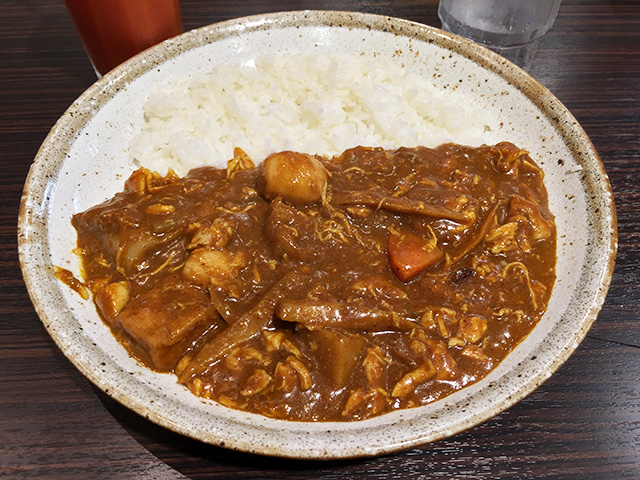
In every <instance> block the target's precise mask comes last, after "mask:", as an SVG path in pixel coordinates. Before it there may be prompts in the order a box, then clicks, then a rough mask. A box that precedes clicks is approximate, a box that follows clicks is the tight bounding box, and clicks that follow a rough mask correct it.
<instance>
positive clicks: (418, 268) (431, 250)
mask: <svg viewBox="0 0 640 480" xmlns="http://www.w3.org/2000/svg"><path fill="white" fill-rule="evenodd" d="M387 253H388V256H389V265H390V266H391V270H392V271H393V273H394V274H395V276H396V277H398V279H399V280H401V281H403V282H408V281H411V280H413V279H414V278H415V277H416V276H418V275H419V274H420V273H422V272H423V271H425V270H426V269H428V268H429V267H432V266H434V265H435V264H437V263H438V262H440V260H442V258H443V254H442V250H440V249H439V248H438V244H437V241H436V240H435V238H431V239H424V238H422V237H420V236H418V235H416V234H414V233H410V232H403V233H392V234H391V236H390V237H389V243H388V245H387Z"/></svg>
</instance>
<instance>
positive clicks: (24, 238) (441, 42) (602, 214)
mask: <svg viewBox="0 0 640 480" xmlns="http://www.w3.org/2000/svg"><path fill="white" fill-rule="evenodd" d="M298 25H306V26H310V25H317V26H322V27H336V28H353V29H364V30H373V31H380V32H385V33H388V34H390V35H394V36H407V37H412V38H416V39H419V40H423V41H426V42H429V43H433V44H435V45H438V46H439V47H441V48H443V49H445V50H449V51H451V52H452V53H453V54H455V55H461V56H463V57H465V58H466V59H469V60H471V61H473V62H475V63H477V64H478V65H480V66H481V67H482V68H484V69H486V70H487V71H489V72H492V73H495V74H496V75H498V76H500V77H501V78H503V79H504V80H506V81H507V82H508V84H509V85H512V86H513V87H514V88H516V89H517V90H518V91H519V92H521V93H522V94H523V95H525V96H526V97H527V98H528V99H529V100H530V101H531V102H532V103H534V104H535V105H536V106H537V107H538V108H539V109H540V111H541V112H543V113H544V115H545V116H546V117H547V119H549V121H550V122H551V123H552V124H553V127H554V129H555V130H556V131H557V132H558V134H559V135H560V136H561V137H562V139H563V140H564V142H565V144H566V146H567V148H568V149H569V150H570V151H571V153H572V155H573V158H574V159H575V161H576V162H577V163H578V164H579V165H580V167H581V168H582V169H583V173H582V174H581V180H580V182H581V184H582V186H583V188H584V191H585V192H586V195H585V201H586V202H587V205H586V212H587V213H588V214H589V212H591V214H589V218H588V219H587V223H588V224H589V232H590V234H591V236H590V238H589V239H588V241H587V245H586V253H585V262H584V265H583V269H582V272H581V273H580V282H581V284H582V285H584V286H585V287H584V288H582V289H581V290H580V291H579V292H578V294H576V295H577V297H579V298H577V297H576V298H575V299H573V300H572V303H571V306H572V308H573V310H572V312H570V313H571V314H575V315H578V316H579V322H577V323H576V325H578V328H574V329H572V330H571V331H569V332H562V334H558V336H560V337H561V338H558V339H555V340H556V342H557V343H556V344H555V347H554V350H553V354H550V353H548V352H545V351H539V349H538V350H536V349H535V348H534V349H533V350H532V351H531V352H526V353H525V354H524V356H523V358H522V359H521V361H520V362H519V363H518V364H517V365H515V366H513V367H512V376H513V377H514V378H515V377H517V378H520V379H521V381H520V382H515V384H514V383H513V382H512V380H513V379H507V378H505V377H499V376H495V377H491V376H490V377H491V378H487V379H486V381H483V383H484V384H485V385H484V391H486V390H490V389H493V390H495V391H499V392H502V393H501V394H500V395H498V397H497V398H498V401H495V402H492V401H490V400H491V398H493V397H486V396H485V395H484V394H483V392H482V391H478V389H476V390H475V391H474V392H473V394H472V396H471V397H470V399H469V398H466V397H465V395H458V394H455V395H453V396H451V397H448V398H447V399H446V400H445V401H444V402H437V403H439V404H440V403H441V405H439V406H436V407H433V408H431V407H429V408H427V407H420V408H419V409H413V410H414V411H402V412H394V413H393V414H389V415H384V416H383V417H379V418H378V419H373V420H367V421H363V422H354V423H351V424H341V423H324V424H304V423H298V422H283V421H277V420H271V419H264V418H263V417H258V416H255V415H249V414H247V415H237V414H236V412H232V411H230V412H229V416H230V419H226V418H220V419H217V420H219V421H220V422H222V423H224V422H229V424H230V425H231V424H233V425H232V426H231V427H230V428H235V427H234V425H235V426H237V429H238V430H237V431H236V432H235V433H236V434H235V435H231V436H229V435H227V434H223V435H221V434H220V433H219V431H217V430H216V429H215V428H211V429H209V430H207V429H202V428H198V426H197V425H194V424H193V423H191V424H188V425H186V424H185V422H186V421H185V418H184V417H180V416H176V415H172V414H167V412H166V411H164V410H163V408H162V407H158V406H153V405H150V404H149V402H148V399H145V398H140V397H137V396H136V395H134V394H132V392H130V391H127V390H126V388H124V387H122V386H120V385H114V384H111V383H109V382H108V381H106V382H105V380H104V378H103V375H102V373H104V371H103V372H101V371H98V370H96V369H95V367H94V366H93V365H90V364H88V363H87V362H86V360H85V359H83V357H82V355H83V354H86V352H83V351H82V349H83V348H85V347H86V348H88V349H89V350H90V349H91V346H90V345H82V346H80V347H78V345H76V344H75V343H74V342H75V341H76V340H78V338H82V337H81V335H82V333H81V332H73V331H71V332H69V331H65V329H67V330H69V329H71V330H73V328H74V325H73V314H72V313H71V312H56V311H54V310H52V308H51V304H52V303H53V304H55V302H56V301H57V300H59V299H60V294H59V292H51V291H49V290H50V289H51V288H52V285H53V284H54V283H55V282H52V280H51V274H52V270H51V268H52V267H51V265H49V264H47V258H48V257H47V255H48V248H49V247H48V245H47V241H48V238H47V235H46V223H47V215H48V214H49V211H48V208H50V200H51V196H52V195H55V188H51V187H52V183H51V179H55V176H56V175H57V172H58V171H59V169H60V168H61V165H62V163H63V162H64V158H65V152H66V151H67V150H68V149H69V147H70V145H71V144H72V142H73V141H74V139H75V138H76V135H77V133H78V132H79V131H80V130H81V129H82V128H83V126H84V125H86V124H87V122H89V121H90V120H91V118H93V117H94V116H95V115H96V113H97V112H98V111H99V110H100V109H101V108H102V107H103V105H104V104H105V103H107V102H108V101H109V99H110V98H112V97H113V96H114V95H115V94H116V93H117V92H118V91H120V90H121V89H123V88H126V87H127V85H128V84H129V83H130V82H131V81H133V80H135V78H136V77H138V76H139V75H142V74H144V73H145V72H147V71H149V70H151V69H153V68H156V67H158V66H160V65H161V64H162V63H163V62H165V61H167V60H168V59H171V58H173V57H175V56H178V55H180V54H181V53H182V52H184V51H187V50H189V49H191V48H194V47H197V46H199V45H203V44H206V43H209V42H215V41H217V40H219V39H221V38H226V37H229V36H241V35H244V34H247V33H250V32H254V31H259V30H268V29H278V28H285V27H291V26H298ZM18 226H19V231H18V244H19V253H20V263H21V267H22V271H23V276H24V280H25V283H26V285H27V289H28V291H29V295H30V296H31V299H32V302H33V304H34V307H35V309H36V312H37V313H38V315H39V316H40V318H41V320H42V322H43V324H44V326H45V327H46V328H47V330H48V332H49V334H50V335H51V337H52V338H53V340H54V341H55V342H56V343H57V344H58V346H59V347H60V349H61V350H62V351H63V353H64V354H65V355H66V356H67V357H68V358H69V360H70V361H71V362H72V363H73V364H74V365H75V366H76V367H77V368H78V369H79V370H80V371H81V372H82V373H83V374H84V375H85V376H86V377H87V378H88V379H89V380H90V381H92V382H93V383H94V384H95V385H96V386H98V387H99V388H100V389H101V390H103V391H104V392H106V393H107V394H108V395H110V396H112V397H113V398H114V399H116V400H118V401H119V402H121V403H122V404H124V405H126V406H127V407H129V408H131V409H132V410H133V411H136V412H137V413H139V414H141V415H143V416H145V417H146V418H148V419H150V420H152V421H154V422H156V423H158V424H159V425H162V426H164V427H167V428H169V429H171V430H174V431H176V432H178V433H181V434H184V435H186V436H190V437H193V438H196V439H198V440H201V441H204V442H208V443H211V444H214V445H220V446H224V447H227V448H232V449H237V450H240V451H245V452H251V453H258V454H265V455H273V456H282V457H291V458H308V459H335V458H353V457H363V456H373V455H379V454H383V453H390V452H394V451H398V450H401V449H405V448H409V447H411V446H416V445H420V444H423V443H426V442H429V441H433V440H437V439H441V438H444V437H447V436H449V435H453V434H455V433H457V432H460V431H462V430H465V429H467V428H469V427H471V426H474V425H477V424H479V423H481V422H483V421H485V420H487V419H489V418H491V417H492V416H494V415H496V414H498V413H500V412H501V411H503V410H505V409H506V408H508V407H510V406H511V405H513V404H514V403H516V402H517V401H519V400H521V399H522V398H524V397H525V396H526V395H528V394H529V393H531V392H532V391H533V390H534V389H535V388H536V387H538V386H539V385H540V384H541V383H543V382H544V381H545V380H546V379H547V378H548V377H549V376H550V375H551V374H552V373H553V372H555V371H556V370H557V368H558V367H559V366H560V365H562V363H564V362H565V361H566V359H567V358H568V357H569V356H570V355H571V353H572V352H573V351H574V350H575V348H577V346H578V344H579V343H580V342H581V341H582V339H583V338H584V336H585V335H586V333H587V332H588V330H589V328H590V327H591V325H592V323H593V322H594V321H595V319H596V317H597V314H598V312H599V310H600V308H601V306H602V304H603V302H604V299H605V296H606V293H607V291H608V287H609V284H610V282H611V276H612V272H613V266H614V261H615V255H616V251H617V224H616V215H615V207H614V203H613V196H612V192H611V188H610V186H609V182H608V179H607V176H606V172H605V171H604V167H603V166H602V163H601V162H600V159H599V157H598V154H597V152H596V151H595V148H594V147H593V145H592V144H591V142H590V140H589V139H588V137H587V135H586V134H585V132H584V131H583V129H582V128H581V127H580V125H579V124H578V122H577V121H576V120H575V118H574V117H573V116H572V115H571V114H570V113H569V112H568V110H567V109H566V108H565V107H564V106H563V105H562V104H561V103H560V102H559V101H558V100H557V99H556V98H555V97H554V96H553V95H552V94H551V93H550V92H549V91H548V90H547V89H546V88H545V87H544V86H542V85H541V84H540V83H538V82H537V81H535V80H534V79H533V78H532V77H531V76H529V75H528V74H527V73H525V72H524V71H522V70H520V69H519V68H518V67H516V66H514V65H513V64H511V63H510V62H508V61H507V60H504V59H503V58H502V57H500V56H498V55H496V54H494V53H493V52H491V51H489V50H486V49H484V48H482V47H479V46H478V45H476V44H474V43H472V42H469V41H467V40H464V39H461V38H459V37H456V36H455V35H451V34H449V33H446V32H442V31H440V30H437V29H435V28H432V27H427V26H424V25H420V24H416V23H413V22H409V21H406V20H400V19H396V18H390V17H384V16H377V15H371V14H362V13H352V12H331V11H321V12H320V11H300V12H281V13H275V14H266V15H257V16H253V17H245V18H240V19H235V20H230V21H227V22H222V23H219V24H214V25H210V26H207V27H203V28H201V29H198V30H195V31H191V32H187V33H185V34H183V35H182V36H180V37H177V38H175V39H172V40H169V41H166V42H164V43H163V44H161V45H159V46H156V47H154V48H152V49H150V50H148V51H146V52H144V53H142V54H140V55H138V56H137V57H134V58H133V59H131V60H129V61H128V62H126V63H125V64H123V65H122V66H120V67H118V68H116V69H115V70H113V71H112V72H110V73H109V74H107V75H106V76H105V77H104V78H102V79H101V80H100V81H98V82H96V83H95V84H94V85H93V86H92V87H90V88H89V89H88V90H87V91H86V92H85V93H84V94H83V95H82V96H80V97H79V98H78V100H77V101H76V102H74V104H73V105H72V106H71V107H70V108H69V109H68V110H67V112H65V114H64V115H63V116H62V117H61V118H60V120H59V121H58V122H57V123H56V125H55V126H54V127H53V128H52V130H51V132H50V134H49V135H48V137H47V139H46V140H45V141H44V143H43V145H42V147H41V148H40V150H39V152H38V154H37V156H36V159H35V162H34V164H33V166H32V168H31V170H30V172H29V176H28V178H27V181H26V183H25V189H24V193H23V198H22V201H21V206H20V216H19V225H18ZM58 288H59V286H58ZM44 295H48V296H51V297H52V299H53V300H51V302H48V301H45V300H44V297H43V296H44ZM75 328H76V329H77V326H76V327H75ZM74 338H75V340H74ZM94 347H95V345H94ZM107 362H108V359H107ZM531 365H534V366H535V374H531V372H530V371H528V370H527V368H528V367H530V366H531ZM109 367H110V366H109V365H107V368H109ZM507 382H509V383H507ZM465 390H466V389H465ZM471 390H473V389H472V388H470V391H471ZM473 395H475V396H477V397H478V399H474V397H473ZM487 400H489V401H488V402H487ZM447 409H456V410H457V411H458V412H459V413H460V414H459V415H458V418H457V420H456V421H455V422H452V423H451V424H447V425H444V426H440V427H436V428H426V424H424V421H423V420H424V419H422V418H420V416H419V415H420V412H421V411H422V410H424V411H425V412H426V414H425V416H429V417H430V420H431V423H430V424H429V425H431V426H433V424H434V422H435V423H436V424H437V421H438V418H439V416H440V415H445V416H446V414H447ZM385 428H386V429H388V430H389V432H390V433H389V435H388V436H387V437H385V435H384V434H380V429H385ZM278 430H279V431H280V432H281V433H282V435H283V436H284V437H287V438H284V439H281V438H280V435H274V433H275V432H276V431H278ZM310 436H313V437H316V438H315V439H310V438H309V437H310ZM353 439H356V440H355V441H354V440H353Z"/></svg>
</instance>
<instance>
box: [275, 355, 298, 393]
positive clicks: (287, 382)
mask: <svg viewBox="0 0 640 480" xmlns="http://www.w3.org/2000/svg"><path fill="white" fill-rule="evenodd" d="M273 377H274V388H275V389H276V390H282V391H284V392H285V393H289V392H290V391H292V390H293V389H294V388H295V386H296V385H297V383H298V375H297V374H296V372H295V371H294V370H293V368H291V366H289V365H288V364H286V363H284V362H278V364H277V365H276V368H275V370H274V372H273Z"/></svg>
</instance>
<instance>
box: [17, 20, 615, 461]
mask: <svg viewBox="0 0 640 480" xmlns="http://www.w3.org/2000/svg"><path fill="white" fill-rule="evenodd" d="M314 51H318V52H326V51H333V52H340V53H345V54H355V55H360V56H365V57H367V56H369V57H374V56H377V57H383V58H389V59H390V60H391V61H396V62H402V63H403V65H404V66H405V68H407V69H409V70H411V71H412V72H413V73H415V74H416V75H419V76H421V78H423V79H424V82H425V85H426V84H430V85H433V86H434V87H436V88H437V89H438V90H439V91H442V92H447V91H455V92H456V94H457V95H462V96H463V97H464V98H466V99H467V100H468V101H469V102H472V103H473V104H474V105H476V106H478V107H479V108H480V109H482V111H483V112H485V114H486V116H487V118H488V119H493V120H491V121H493V122H494V123H495V124H494V126H493V128H492V129H491V130H488V131H487V132H486V138H485V139H484V141H485V142H486V143H495V142H499V141H502V140H509V141H511V142H513V143H515V144H517V145H519V146H521V147H524V148H526V149H527V150H529V151H530V152H531V155H532V157H533V158H534V159H536V161H537V162H538V163H539V164H540V165H541V166H542V168H543V169H544V171H545V175H546V180H545V182H546V185H547V189H548V191H549V200H550V206H551V210H552V212H553V213H554V214H555V216H556V222H557V228H558V251H557V253H558V263H557V275H558V279H557V282H556V285H555V287H554V289H553V294H552V296H551V300H550V302H549V308H548V312H547V314H546V315H545V316H544V318H543V319H542V320H541V322H540V323H539V325H538V326H537V327H536V328H535V329H534V331H533V332H532V333H531V334H530V335H529V336H528V337H527V338H526V340H525V341H523V342H522V343H521V344H520V345H519V346H518V347H517V348H516V349H515V350H514V351H513V352H512V353H511V354H510V355H509V356H508V357H507V359H506V360H505V361H503V362H502V363H501V364H500V365H499V366H498V367H497V368H496V369H495V370H493V371H492V372H491V373H490V374H489V375H488V376H487V377H485V378H484V379H483V380H481V381H480V382H478V383H476V384H474V385H472V386H469V387H467V388H465V389H463V390H461V391H459V392H457V393H455V394H453V395H451V396H449V397H447V398H444V399H442V400H439V401H437V402H435V403H433V404H430V405H428V406H424V407H419V408H415V409H409V410H403V411H397V412H393V413H389V414H386V415H383V416H381V417H378V418H373V419H369V420H365V421H360V422H353V423H303V422H286V421H282V420H274V419H269V418H264V417H261V416H258V415H254V414H249V413H245V412H239V411H234V410H230V409H227V408H225V407H222V406H220V405H218V404H215V403H213V402H209V401H205V400H201V399H198V398H196V397H194V396H193V395H192V394H191V393H190V392H188V391H187V390H186V389H184V388H183V387H182V386H180V385H178V384H177V383H176V381H175V377H174V376H172V375H167V374H157V373H154V372H151V371H149V370H147V369H146V368H143V367H141V366H140V365H139V364H138V363H136V361H134V360H133V359H132V358H131V357H129V355H127V353H126V351H125V350H124V349H123V348H122V347H121V346H120V345H119V344H118V343H117V342H116V341H115V339H114V338H113V337H112V335H111V334H110V332H109V330H108V328H107V327H106V326H105V325H104V324H103V323H102V321H101V320H100V318H99V317H98V315H97V313H96V310H95V308H94V305H93V303H92V302H91V301H83V300H82V299H81V298H80V297H79V295H77V294H76V293H74V292H73V291H71V290H70V289H69V288H68V287H66V286H65V285H63V284H62V283H60V282H59V281H58V280H56V278H55V277H54V276H53V266H54V265H57V266H60V267H64V268H68V269H70V270H71V271H73V272H76V273H77V272H78V261H77V258H76V257H75V256H74V255H73V254H72V249H73V248H74V246H75V241H76V236H75V231H74V230H73V228H72V226H71V224H70V219H71V216H72V215H73V214H74V213H77V212H80V211H83V210H85V209H86V208H88V207H90V206H92V205H95V204H97V203H99V202H101V201H103V200H105V199H107V198H109V197H111V196H112V195H113V194H114V193H116V192H117V191H120V190H121V189H122V187H123V182H124V180H125V179H126V178H127V177H128V175H129V174H130V173H131V172H132V171H133V169H134V167H133V166H132V165H131V164H130V162H129V157H128V153H127V147H128V145H129V143H130V142H131V139H132V138H133V137H134V135H135V134H136V133H137V132H138V131H139V129H140V128H141V122H142V105H143V103H144V102H145V101H146V99H147V98H148V97H149V94H150V93H151V92H153V91H154V90H155V89H156V88H157V86H158V85H159V84H160V83H161V82H163V81H164V80H165V79H166V78H167V77H169V76H171V75H173V74H175V73H177V72H180V73H183V74H184V73H185V72H186V73H188V74H190V73H194V74H195V73H196V72H198V71H202V70H203V69H208V68H210V67H211V65H212V64H214V63H216V62H227V63H229V62H230V63H233V62H249V61H251V60H252V59H253V58H256V57H257V56H259V55H262V54H265V53H269V52H279V53H285V54H294V53H301V52H307V53H309V52H314ZM19 247H20V261H21V265H22V270H23V274H24V279H25V282H26V285H27V287H28V290H29V294H30V295H31V299H32V301H33V304H34V306H35V308H36V311H37V313H38V315H39V316H40V318H41V319H42V322H43V324H44V325H45V327H46V328H47V330H48V332H49V334H50V335H51V337H52V338H53V340H54V341H55V342H56V343H57V344H58V346H59V347H60V349H61V350H62V351H63V352H64V354H65V355H66V356H67V357H68V358H69V360H70V361H71V362H73V364H74V365H75V366H76V367H77V368H78V369H79V370H80V371H81V372H82V373H83V374H84V375H85V376H86V377H87V378H88V379H89V380H91V381H92V382H93V383H94V384H95V385H97V386H98V387H99V388H101V389H102V390H103V391H104V392H105V393H107V394H108V395H111V396H112V397H113V398H115V399H116V400H118V401H119V402H121V403H122V404H124V405H126V406H127V407H129V408H131V409H132V410H134V411H136V412H138V413H139V414H140V415H143V416H144V417H147V418H148V419H150V420H152V421H154V422H156V423H158V424H160V425H162V426H164V427H166V428H169V429H171V430H173V431H176V432H179V433H181V434H184V435H187V436H189V437H193V438H196V439H199V440H201V441H203V442H208V443H211V444H214V445H220V446H224V447H228V448H232V449H237V450H242V451H246V452H255V453H260V454H266V455H275V456H283V457H294V458H308V459H331V458H345V457H360V456H371V455H378V454H382V453H388V452H393V451H397V450H400V449H404V448H408V447H411V446H415V445H419V444H423V443H426V442H430V441H433V440H437V439H441V438H443V437H446V436H449V435H452V434H455V433H456V432H460V431H462V430H464V429H466V428H469V427H471V426H473V425H476V424H478V423H480V422H482V421H484V420H487V419H488V418H490V417H492V416H494V415H496V414H498V413H499V412H501V411H503V410H505V409H506V408H508V407H509V406H511V405H513V404H514V403H516V402H517V401H519V400H520V399H522V398H523V397H525V396H526V395H527V394H529V393H530V392H532V391H533V390H534V389H535V388H536V387H537V386H539V385H540V384H541V383H542V382H543V381H544V380H545V379H547V378H548V377H549V376H550V375H551V374H552V373H553V372H554V371H555V370H556V369H557V368H558V367H559V366H560V365H561V364H562V363H563V362H564V361H565V360H566V359H567V358H568V357H569V355H570V354H571V353H572V352H573V351H574V350H575V348H576V347H577V346H578V344H579V343H580V341H581V340H582V339H583V338H584V336H585V335H586V333H587V331H588V330H589V327H590V326H591V324H592V323H593V321H594V320H595V318H596V316H597V314H598V312H599V310H600V307H601V305H602V303H603V301H604V298H605V295H606V292H607V289H608V286H609V283H610V280H611V274H612V269H613V263H614V258H615V252H616V219H615V211H614V204H613V200H612V195H611V190H610V187H609V183H608V179H607V176H606V173H605V171H604V169H603V166H602V164H601V162H600V160H599V158H598V155H597V153H596V151H595V149H594V148H593V146H592V144H591V142H590V141H589V139H588V138H587V136H586V135H585V133H584V131H583V130H582V128H581V127H580V126H579V125H578V123H577V122H576V120H575V119H574V118H573V117H572V115H571V114H570V113H569V112H568V111H567V109H566V108H565V107H564V106H563V105H562V104H561V103H560V102H559V101H558V100H557V99H556V98H555V97H554V96H553V95H552V94H551V93H550V92H549V91H548V90H546V89H545V88H544V87H543V86H542V85H540V84H539V83H537V82H536V81H535V80H534V79H533V78H531V77H530V76H529V75H527V74H526V73H525V72H524V71H522V70H520V69H519V68H517V67H515V66H514V65H512V64H510V63H509V62H507V61H506V60H504V59H502V58H501V57H499V56H497V55H495V54H493V53H492V52H490V51H488V50H485V49H483V48H481V47H479V46H477V45H475V44H472V43H470V42H468V41H466V40H462V39H460V38H458V37H455V36H453V35H450V34H448V33H444V32H442V31H440V30H437V29H434V28H431V27H427V26H424V25H419V24H415V23H411V22H408V21H404V20H399V19H394V18H388V17H381V16H374V15H367V14H359V13H346V12H310V11H306V12H288V13H277V14H269V15H261V16H255V17H248V18H241V19H237V20H231V21H227V22H224V23H219V24H215V25H211V26H208V27H204V28H202V29H199V30H195V31H191V32H187V33H185V34H184V35H182V36H180V37H177V38H175V39H172V40H169V41H167V42H165V43H163V44H161V45H159V46H156V47H154V48H153V49H151V50H148V51H146V52H144V53H142V54H140V55H138V56H137V57H135V58H133V59H132V60H130V61H128V62H127V63H125V64H123V65H121V66H120V67H118V68H116V69H115V70H114V71H112V72H111V73H109V74H108V75H106V76H105V77H104V78H102V79H101V80H100V81H98V82H97V83H96V84H94V85H93V86H92V87H91V88H89V89H88V90H87V91H86V92H85V93H84V94H83V95H82V96H81V97H80V98H79V99H78V100H77V101H76V102H75V103H74V104H73V105H72V106H71V107H70V108H69V110H68V111H67V112H66V113H65V114H64V115H63V116H62V117H61V118H60V120H59V121H58V122H57V123H56V125H55V126H54V127H53V129H52V130H51V133H50V134H49V136H48V137H47V138H46V140H45V141H44V143H43V145H42V147H41V149H40V151H39V152H38V155H37V157H36V159H35V162H34V164H33V166H32V168H31V171H30V174H29V176H28V179H27V182H26V185H25V189H24V196H23V199H22V204H21V210H20V219H19Z"/></svg>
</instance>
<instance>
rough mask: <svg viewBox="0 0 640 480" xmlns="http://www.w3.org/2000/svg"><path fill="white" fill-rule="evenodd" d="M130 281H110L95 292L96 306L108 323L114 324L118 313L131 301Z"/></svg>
mask: <svg viewBox="0 0 640 480" xmlns="http://www.w3.org/2000/svg"><path fill="white" fill-rule="evenodd" d="M129 295H130V292H129V283H128V282H126V281H122V282H114V283H110V284H108V285H106V286H104V287H103V288H101V289H100V290H98V291H97V292H96V294H95V298H94V300H95V302H96V306H97V307H98V309H99V310H100V313H101V314H102V318H104V319H105V320H106V321H107V323H108V324H110V325H113V322H114V320H115V318H116V315H118V313H120V311H121V310H122V309H123V308H124V307H125V305H126V304H127V303H129Z"/></svg>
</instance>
